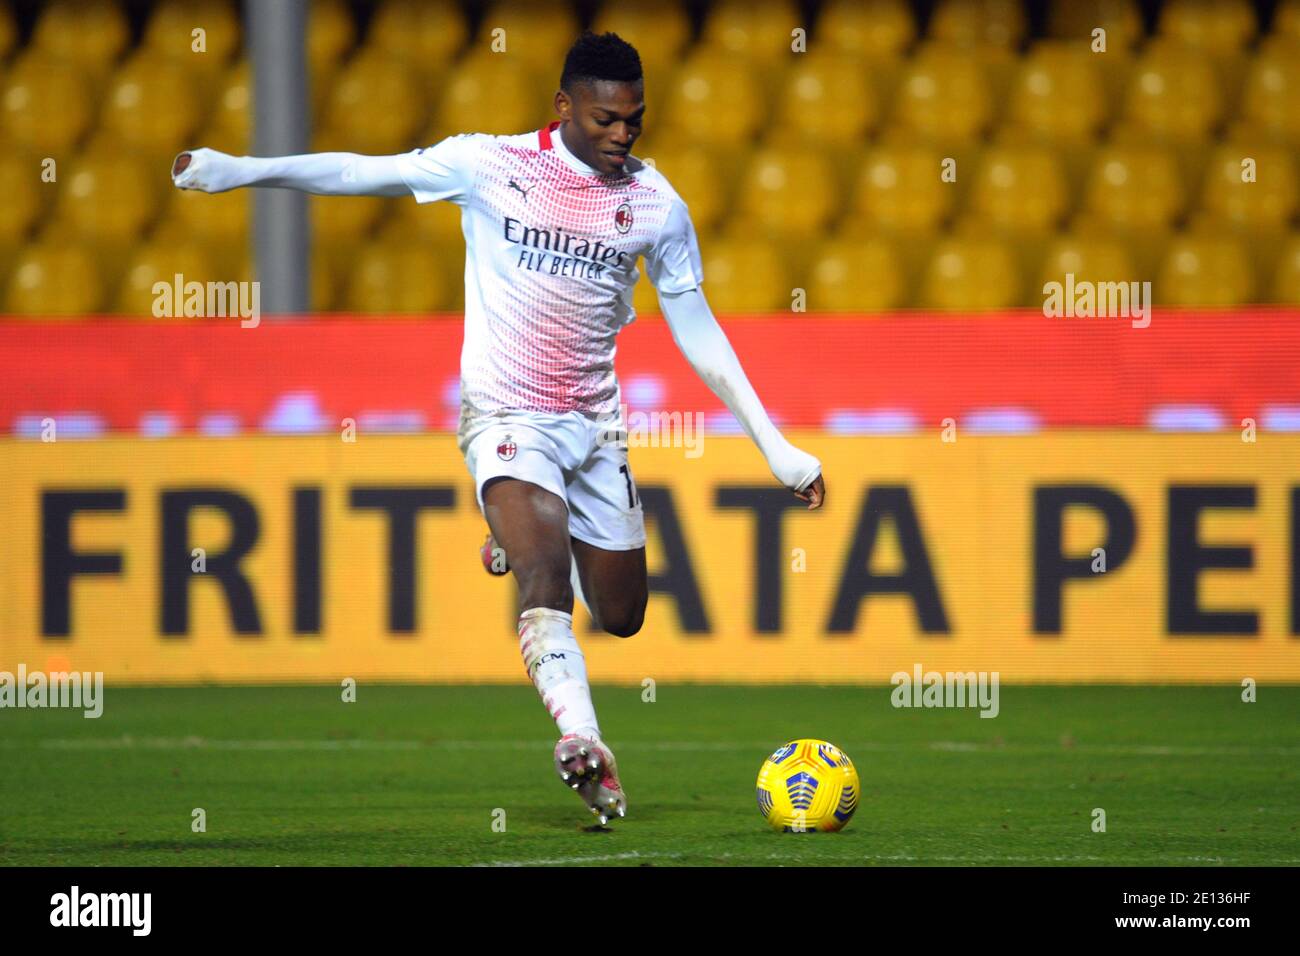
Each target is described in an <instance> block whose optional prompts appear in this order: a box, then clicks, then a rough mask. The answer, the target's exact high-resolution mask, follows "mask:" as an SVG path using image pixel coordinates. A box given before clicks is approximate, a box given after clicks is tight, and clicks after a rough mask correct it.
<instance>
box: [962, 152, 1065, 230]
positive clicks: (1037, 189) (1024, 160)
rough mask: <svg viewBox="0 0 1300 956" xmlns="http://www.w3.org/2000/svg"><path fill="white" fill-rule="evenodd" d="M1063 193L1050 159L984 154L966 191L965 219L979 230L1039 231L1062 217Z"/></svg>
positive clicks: (1061, 175)
mask: <svg viewBox="0 0 1300 956" xmlns="http://www.w3.org/2000/svg"><path fill="white" fill-rule="evenodd" d="M1068 205H1069V190H1068V187H1067V185H1066V179H1065V171H1064V169H1063V167H1062V165H1061V162H1060V160H1059V159H1058V158H1057V156H1056V154H1055V153H1053V152H1052V151H1051V150H1048V149H1044V148H1033V147H1030V148H1027V149H1012V148H1008V147H1002V148H998V149H993V150H990V151H989V152H988V153H986V154H985V156H984V159H983V162H982V163H981V164H980V168H979V170H978V171H977V172H976V174H975V183H974V185H973V186H972V188H971V196H970V209H969V213H968V214H969V215H970V216H971V217H972V218H973V219H975V220H978V221H979V222H980V223H981V224H983V225H984V226H985V227H988V228H992V229H995V230H1005V231H1008V232H1013V233H1014V232H1044V231H1048V230H1052V229H1054V228H1055V227H1056V226H1057V225H1058V224H1059V223H1060V222H1061V220H1062V219H1063V218H1064V217H1065V214H1066V211H1067V208H1068Z"/></svg>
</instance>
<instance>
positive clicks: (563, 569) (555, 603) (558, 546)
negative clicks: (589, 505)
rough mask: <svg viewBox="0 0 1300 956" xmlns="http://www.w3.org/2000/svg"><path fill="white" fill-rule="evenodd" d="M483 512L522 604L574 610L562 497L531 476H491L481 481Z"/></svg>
mask: <svg viewBox="0 0 1300 956" xmlns="http://www.w3.org/2000/svg"><path fill="white" fill-rule="evenodd" d="M483 515H484V517H486V518H487V523H488V527H489V528H490V529H491V530H492V538H493V539H494V540H495V542H496V545H497V546H498V547H500V548H501V549H502V551H504V552H505V554H506V555H508V556H509V561H510V570H511V571H513V572H514V575H515V580H516V581H517V582H518V584H519V602H520V607H522V608H524V609H525V610H528V609H529V608H536V607H542V608H552V609H554V610H557V611H564V612H565V613H572V611H573V588H572V587H571V586H570V585H569V563H570V559H569V509H568V507H567V506H566V505H565V503H564V499H563V498H560V497H559V496H558V495H556V494H554V493H552V492H550V491H547V490H546V489H545V488H543V487H541V486H540V485H535V484H533V483H532V482H530V481H522V480H520V479H517V478H494V479H492V480H490V481H488V482H487V483H486V484H485V485H484V486H483Z"/></svg>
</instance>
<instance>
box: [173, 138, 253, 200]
mask: <svg viewBox="0 0 1300 956" xmlns="http://www.w3.org/2000/svg"><path fill="white" fill-rule="evenodd" d="M172 182H173V183H175V184H176V187H177V188H178V189H197V190H199V191H200V192H205V193H224V192H226V191H227V190H229V189H234V188H235V187H237V186H242V185H243V183H242V182H241V180H240V171H239V160H238V158H237V157H234V156H231V155H229V154H227V153H222V152H218V151H217V150H215V149H208V148H207V147H202V148H200V149H189V150H186V151H185V152H183V153H181V154H180V155H178V156H177V157H176V159H174V160H173V161H172Z"/></svg>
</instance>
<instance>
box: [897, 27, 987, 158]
mask: <svg viewBox="0 0 1300 956" xmlns="http://www.w3.org/2000/svg"><path fill="white" fill-rule="evenodd" d="M896 100H897V105H896V107H895V113H894V118H893V126H894V128H895V129H896V130H898V131H899V132H900V133H902V135H903V136H905V137H908V138H909V139H918V140H920V141H924V142H933V143H958V144H960V143H969V142H971V141H974V140H977V139H978V138H979V137H980V136H981V135H982V134H983V132H984V130H985V128H986V127H987V126H988V124H989V120H990V119H991V117H992V111H993V103H992V97H991V95H990V93H989V88H988V84H987V83H986V81H985V77H984V74H983V71H982V70H981V68H980V63H979V59H978V58H977V57H976V56H975V55H974V54H972V53H970V52H967V51H961V50H958V49H954V48H945V47H937V46H926V47H924V48H922V49H921V50H919V51H918V52H917V54H916V56H915V57H914V58H913V59H912V61H911V62H910V63H909V64H908V65H907V66H906V67H905V69H904V72H903V77H902V79H901V80H900V82H899V88H898V91H897V96H896Z"/></svg>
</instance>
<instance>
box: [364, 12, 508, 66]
mask: <svg viewBox="0 0 1300 956" xmlns="http://www.w3.org/2000/svg"><path fill="white" fill-rule="evenodd" d="M507 39H508V38H507ZM468 40H469V27H468V25H467V24H466V23H465V15H464V13H463V12H462V10H461V4H459V3H456V2H455V0H385V2H384V3H383V4H381V5H380V7H379V9H378V10H376V11H375V15H374V18H373V19H372V20H371V22H370V34H369V40H368V44H369V46H371V47H373V48H375V49H378V50H379V51H381V52H382V53H384V54H385V55H392V56H395V57H397V58H399V59H401V60H402V61H403V62H404V63H406V65H407V66H409V67H410V68H411V69H413V70H415V71H416V72H417V73H419V74H420V75H422V76H426V77H427V76H443V75H445V74H446V71H447V69H448V68H449V67H450V66H451V64H452V63H453V61H454V60H455V59H456V56H457V55H458V54H459V53H460V51H461V50H462V49H464V47H465V44H466V42H467V41H468ZM507 51H509V44H508V43H507Z"/></svg>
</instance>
